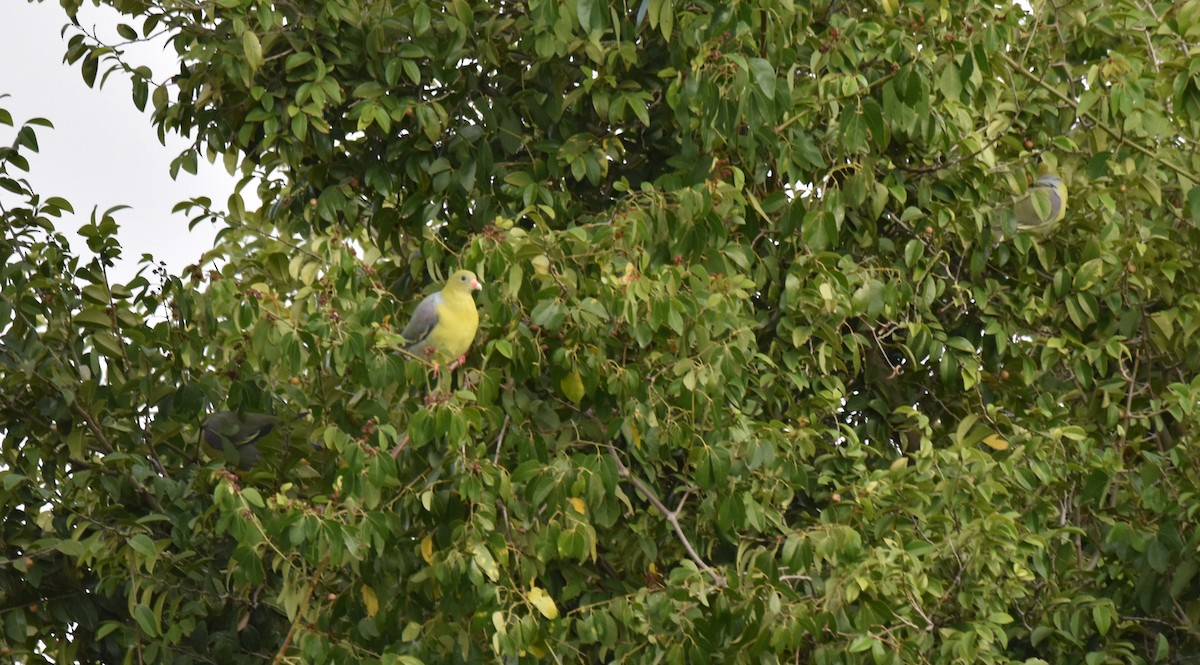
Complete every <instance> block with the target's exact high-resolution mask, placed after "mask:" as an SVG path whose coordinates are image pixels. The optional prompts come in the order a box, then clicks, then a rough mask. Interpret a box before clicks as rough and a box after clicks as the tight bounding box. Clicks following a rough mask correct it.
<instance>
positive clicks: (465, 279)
mask: <svg viewBox="0 0 1200 665" xmlns="http://www.w3.org/2000/svg"><path fill="white" fill-rule="evenodd" d="M458 279H459V281H462V282H465V281H467V276H466V275H463V276H462V277H459V278H458Z"/></svg>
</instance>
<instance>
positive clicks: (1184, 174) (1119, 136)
mask: <svg viewBox="0 0 1200 665" xmlns="http://www.w3.org/2000/svg"><path fill="white" fill-rule="evenodd" d="M996 54H997V55H998V56H1000V59H1001V60H1004V61H1005V62H1007V63H1008V64H1009V66H1010V67H1012V69H1013V70H1014V71H1016V72H1018V73H1020V74H1021V75H1022V76H1024V77H1025V78H1028V79H1029V80H1031V81H1033V82H1034V83H1036V84H1038V85H1039V86H1041V87H1042V88H1043V89H1044V90H1046V92H1048V93H1050V94H1051V95H1053V96H1055V97H1057V98H1058V99H1059V100H1060V101H1063V102H1066V103H1067V104H1069V105H1070V106H1071V108H1072V109H1074V110H1075V113H1076V114H1077V115H1078V116H1079V117H1081V118H1087V119H1088V120H1089V121H1090V122H1091V123H1092V124H1094V125H1095V126H1097V127H1099V128H1100V129H1101V130H1103V131H1104V133H1106V134H1108V135H1109V136H1111V137H1112V138H1113V139H1114V140H1116V141H1117V142H1119V143H1122V144H1125V145H1128V146H1129V147H1131V148H1133V149H1134V150H1136V151H1138V152H1140V153H1142V154H1143V155H1145V156H1146V157H1149V158H1150V159H1151V160H1152V161H1154V162H1157V163H1158V164H1161V165H1162V166H1163V167H1165V168H1167V169H1168V170H1171V171H1174V172H1175V174H1176V175H1178V176H1180V177H1181V178H1183V179H1185V180H1187V181H1188V182H1191V183H1195V182H1196V176H1195V175H1194V174H1192V173H1188V172H1187V171H1185V170H1184V169H1182V168H1180V167H1179V166H1176V165H1175V164H1172V163H1170V162H1168V161H1166V160H1164V159H1163V158H1161V157H1159V156H1158V155H1157V154H1156V153H1154V152H1153V151H1151V150H1150V149H1149V148H1147V147H1145V146H1143V145H1142V144H1140V143H1138V142H1136V141H1134V140H1132V139H1129V138H1126V137H1125V136H1123V135H1122V134H1121V133H1120V132H1118V131H1117V130H1115V129H1113V128H1111V127H1109V126H1108V125H1106V124H1104V123H1103V122H1101V121H1100V119H1099V118H1097V117H1096V116H1094V115H1092V114H1091V113H1090V112H1085V113H1080V112H1079V103H1078V102H1076V101H1075V100H1073V99H1071V98H1070V97H1068V96H1066V95H1064V94H1063V93H1061V92H1059V91H1058V90H1057V89H1055V88H1054V86H1052V85H1050V84H1048V83H1046V82H1045V81H1043V80H1042V79H1040V78H1038V77H1037V76H1035V75H1034V74H1033V72H1030V71H1029V70H1028V69H1025V68H1024V67H1022V66H1021V65H1019V64H1017V62H1016V61H1015V60H1013V59H1012V58H1011V57H1009V55H1008V54H1007V53H1005V52H1003V51H997V52H996Z"/></svg>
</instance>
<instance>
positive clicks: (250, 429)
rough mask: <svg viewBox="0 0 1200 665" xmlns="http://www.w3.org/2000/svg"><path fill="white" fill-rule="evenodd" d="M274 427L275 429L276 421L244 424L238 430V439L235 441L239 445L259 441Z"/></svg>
mask: <svg viewBox="0 0 1200 665" xmlns="http://www.w3.org/2000/svg"><path fill="white" fill-rule="evenodd" d="M273 429H275V422H274V421H268V422H260V423H245V424H243V425H242V428H241V429H239V430H238V433H237V441H235V442H234V443H235V444H236V445H237V446H238V447H241V446H244V445H247V444H251V443H254V442H255V441H258V440H259V439H261V438H263V437H264V436H266V435H268V434H270V433H271V430H273Z"/></svg>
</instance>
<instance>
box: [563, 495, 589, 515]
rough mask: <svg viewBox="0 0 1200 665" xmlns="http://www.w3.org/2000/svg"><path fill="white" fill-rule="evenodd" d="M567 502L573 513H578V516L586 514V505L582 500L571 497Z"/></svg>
mask: <svg viewBox="0 0 1200 665" xmlns="http://www.w3.org/2000/svg"><path fill="white" fill-rule="evenodd" d="M567 501H569V502H571V507H572V508H574V509H575V512H577V513H579V514H580V515H586V514H587V504H586V503H584V502H583V499H580V498H579V497H577V496H573V497H571V498H569V499H567Z"/></svg>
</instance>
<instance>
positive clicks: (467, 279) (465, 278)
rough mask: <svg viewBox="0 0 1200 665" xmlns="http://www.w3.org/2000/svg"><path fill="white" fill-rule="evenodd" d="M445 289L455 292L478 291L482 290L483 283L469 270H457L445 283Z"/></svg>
mask: <svg viewBox="0 0 1200 665" xmlns="http://www.w3.org/2000/svg"><path fill="white" fill-rule="evenodd" d="M446 288H447V289H453V290H455V291H466V292H470V291H478V290H479V289H482V288H483V282H480V281H479V278H478V277H476V276H475V273H473V272H471V271H470V270H459V271H458V272H456V273H454V274H453V275H450V279H449V280H447V281H446Z"/></svg>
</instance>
